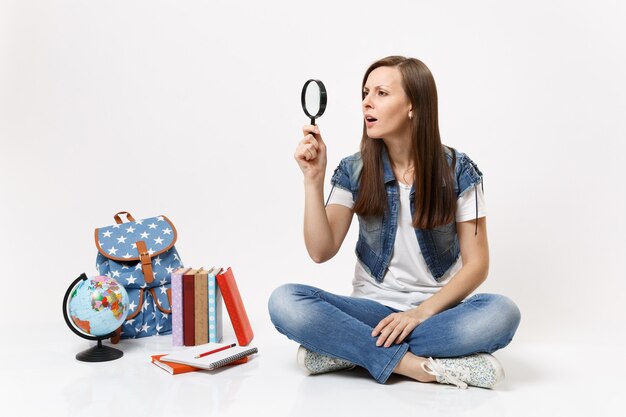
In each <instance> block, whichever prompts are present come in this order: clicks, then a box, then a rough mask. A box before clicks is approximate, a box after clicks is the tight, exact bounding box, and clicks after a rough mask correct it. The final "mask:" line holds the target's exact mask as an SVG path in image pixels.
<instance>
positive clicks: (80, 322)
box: [63, 274, 130, 362]
mask: <svg viewBox="0 0 626 417" xmlns="http://www.w3.org/2000/svg"><path fill="white" fill-rule="evenodd" d="M129 309H130V299H129V297H128V293H127V292H126V289H125V288H124V287H123V286H122V285H121V284H120V283H119V282H118V281H117V280H115V278H110V277H106V276H95V277H91V278H88V277H87V276H86V275H85V274H81V276H80V277H78V278H77V279H76V280H74V282H73V283H72V284H71V285H70V286H69V288H68V289H67V291H66V293H65V297H64V299H63V316H64V317H65V322H66V323H67V325H68V326H69V327H70V329H71V330H72V331H73V332H74V333H76V334H77V335H78V336H80V337H82V338H85V339H88V340H97V341H98V345H97V346H95V347H94V348H92V349H89V350H87V351H84V352H81V353H79V354H78V355H76V359H78V360H82V361H89V362H100V361H105V360H112V359H117V358H118V357H121V356H122V355H123V353H122V352H121V351H119V350H117V349H113V348H110V347H108V346H102V340H103V339H106V338H107V337H110V336H112V335H113V333H114V332H115V330H117V329H118V328H119V327H120V326H121V325H122V324H124V320H126V316H128V311H129ZM111 355H113V356H116V357H113V356H111Z"/></svg>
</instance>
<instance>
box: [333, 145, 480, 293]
mask: <svg viewBox="0 0 626 417" xmlns="http://www.w3.org/2000/svg"><path fill="white" fill-rule="evenodd" d="M452 152H454V153H455V156H456V158H455V161H456V162H455V167H454V172H455V175H454V191H455V192H456V196H457V198H459V197H460V196H461V195H462V194H463V193H464V192H465V191H467V190H468V189H469V188H470V187H472V186H473V185H477V184H479V183H481V184H482V180H483V179H482V175H483V174H482V172H481V171H480V170H479V169H478V167H477V166H476V164H475V163H474V162H473V161H472V160H471V159H470V158H469V157H468V156H467V155H465V154H464V153H462V152H459V151H457V150H451V151H449V150H448V148H446V157H447V159H448V164H450V165H451V164H452V161H453V157H452ZM382 157H383V169H384V181H385V189H386V191H387V204H388V206H387V207H388V210H387V211H386V212H385V214H384V215H383V216H381V217H371V216H370V217H362V216H358V218H359V238H358V240H357V243H356V255H357V258H358V259H359V260H360V261H361V263H362V264H363V266H364V267H365V270H366V271H367V272H368V273H369V274H370V275H371V276H372V277H373V278H374V279H376V281H378V282H382V281H383V279H384V277H385V273H386V272H387V268H388V267H389V262H390V261H391V256H392V254H393V246H394V243H395V240H396V230H397V229H398V214H399V210H400V192H399V188H398V183H397V181H396V178H395V176H394V174H393V171H392V169H391V163H390V161H389V155H388V153H387V148H386V147H384V146H383V156H382ZM362 168H363V160H362V159H361V153H360V152H357V153H355V154H353V155H351V156H348V157H346V158H344V159H342V160H341V162H340V163H339V166H338V167H337V168H336V169H335V172H334V174H333V176H332V179H331V184H332V185H333V187H335V186H337V187H340V188H343V189H345V190H347V191H350V192H351V193H352V197H353V199H354V201H356V199H357V195H358V192H359V177H360V174H361V170H362ZM331 193H332V190H331ZM410 201H411V215H412V216H413V215H414V214H415V190H414V189H413V188H411V194H410ZM415 236H416V238H417V241H418V243H419V247H420V249H421V251H422V256H423V257H424V260H425V261H426V265H427V266H428V269H429V270H430V272H431V273H432V275H433V277H434V278H435V280H437V282H439V281H440V280H441V278H442V277H443V276H444V274H445V273H446V272H447V271H448V269H450V267H451V266H452V265H454V263H455V262H456V261H457V259H458V258H459V255H460V249H459V239H458V235H457V232H456V222H455V221H453V222H452V223H449V224H446V225H443V226H439V227H435V228H433V229H418V228H416V229H415Z"/></svg>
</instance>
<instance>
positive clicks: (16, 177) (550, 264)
mask: <svg viewBox="0 0 626 417" xmlns="http://www.w3.org/2000/svg"><path fill="white" fill-rule="evenodd" d="M624 21H626V6H624V3H623V2H621V1H617V0H616V1H593V2H592V1H587V2H585V1H574V2H573V1H545V0H542V1H524V2H502V1H485V0H477V1H472V2H466V1H456V2H452V1H436V2H435V1H432V2H424V1H391V0H389V1H384V2H381V1H359V2H339V1H325V0H322V1H315V2H294V1H281V2H272V1H262V2H252V1H250V2H243V1H210V2H208V1H207V2H205V1H154V0H151V1H131V0H128V1H106V2H105V1H25V0H19V1H7V0H2V1H1V2H0V193H1V194H0V219H2V220H1V224H0V258H1V261H0V265H2V269H3V273H2V277H1V278H0V280H1V282H2V301H1V302H0V313H1V315H0V317H2V318H3V333H4V336H3V339H4V338H5V337H11V338H15V339H24V340H28V339H29V338H30V339H34V338H36V337H37V336H36V335H37V333H38V332H40V331H42V330H43V329H58V331H56V332H53V333H52V335H53V336H52V340H44V341H40V342H42V343H45V342H54V341H55V339H54V338H59V339H73V338H75V336H74V335H73V334H72V333H71V332H70V331H69V329H66V328H65V325H64V323H63V319H62V315H61V300H62V297H63V294H64V292H65V289H66V287H67V285H68V284H69V283H70V282H71V281H72V280H73V279H74V278H75V277H77V276H78V275H79V274H80V273H81V272H86V273H87V274H88V275H95V273H96V271H95V256H96V249H95V245H94V241H93V229H94V228H96V227H100V226H106V225H110V224H112V223H113V215H114V214H115V213H116V212H118V211H121V210H128V211H130V212H131V213H132V214H133V215H134V216H135V217H136V218H144V217H151V216H156V215H159V214H165V215H167V216H168V217H169V218H170V219H171V220H172V221H173V222H174V224H175V225H176V227H177V229H178V234H179V235H178V242H177V244H176V247H177V248H178V250H179V252H180V254H181V256H182V259H183V261H184V262H185V263H186V264H187V265H188V266H213V265H220V266H231V267H232V268H233V271H234V272H235V275H236V277H237V279H238V282H239V286H240V289H241V292H242V295H243V297H244V301H245V302H246V305H247V307H248V310H249V314H250V316H251V318H252V321H253V323H254V326H255V330H256V331H257V332H263V331H265V332H271V331H272V330H271V329H272V326H271V323H270V321H269V316H268V314H267V307H266V305H267V299H268V297H269V295H270V293H271V291H272V290H273V289H274V288H275V287H277V286H278V285H280V284H282V283H286V282H301V283H309V284H312V285H316V286H320V287H322V288H324V289H327V290H330V291H335V292H338V293H342V294H348V293H349V292H350V289H351V275H352V273H353V266H354V259H355V257H354V253H353V249H354V243H355V241H356V227H355V225H356V223H354V224H353V227H352V229H351V230H350V232H349V235H348V237H347V238H346V241H345V243H344V246H343V248H342V249H341V251H340V252H339V253H338V255H337V256H336V257H335V258H334V259H332V260H331V261H329V262H327V263H326V264H322V265H317V264H314V263H313V262H312V261H311V260H310V259H309V258H308V256H307V254H306V251H305V248H304V244H303V239H302V213H303V187H302V175H301V173H300V171H299V169H298V167H297V165H296V163H295V162H294V160H293V157H292V155H293V152H294V149H295V146H296V143H297V142H298V140H299V139H300V138H301V136H302V134H301V127H302V125H304V124H305V123H307V118H306V117H305V116H304V114H303V113H302V110H301V108H300V102H299V100H300V89H301V86H302V84H303V83H304V81H306V80H307V79H308V78H319V79H321V80H323V81H324V83H325V84H326V87H327V89H328V96H329V101H328V107H327V110H326V113H325V114H324V116H323V117H322V118H321V119H320V121H319V125H320V127H321V129H322V133H323V136H324V138H325V140H326V142H327V144H328V149H329V163H328V169H327V172H328V176H330V174H331V173H332V171H333V169H334V167H335V166H336V164H337V163H338V161H339V160H340V159H341V158H342V157H343V156H346V155H348V154H351V153H353V152H355V151H357V150H358V145H359V140H360V136H361V127H362V118H361V109H360V83H361V77H362V74H363V73H364V71H365V69H366V68H367V67H368V66H369V65H370V64H371V63H372V62H373V61H375V60H377V59H379V58H381V57H384V56H387V55H392V54H401V55H406V56H412V57H417V58H419V59H420V60H422V61H423V62H424V63H425V64H426V65H427V66H428V67H429V68H430V70H431V71H432V73H433V74H434V77H435V81H436V83H437V87H438V92H439V115H440V118H439V122H440V129H441V135H442V140H443V142H444V143H446V144H448V145H451V146H454V147H456V148H458V149H460V150H462V151H464V152H466V153H468V154H469V155H470V156H471V157H472V159H473V160H474V161H476V162H477V164H478V166H479V167H480V169H481V170H482V171H483V173H484V174H485V194H486V198H487V204H488V209H489V216H488V229H489V238H490V251H491V269H490V277H489V279H488V280H487V282H486V283H485V284H484V285H483V286H482V287H481V289H480V291H485V292H497V293H502V294H505V295H507V296H509V297H511V298H512V299H513V300H515V301H516V302H517V303H518V305H519V306H520V308H521V311H522V315H523V318H522V323H521V325H520V328H519V331H518V334H517V336H516V339H515V341H514V342H513V343H514V344H515V343H516V342H524V341H526V342H555V343H582V342H594V343H596V342H608V341H611V340H613V341H615V340H623V334H624V323H625V320H624V319H625V314H624V303H623V300H624V294H625V292H626V280H625V279H624V271H623V267H622V266H623V258H624V249H625V244H624V239H623V236H624V231H625V222H624V213H625V212H626V198H625V197H626V192H625V191H624V187H625V181H624V178H623V176H624V174H623V172H624V167H623V158H624V156H623V144H622V142H623V140H624V138H625V137H626V136H625V134H626V129H625V122H624V115H625V111H626V88H625V87H626V81H625V79H624V74H626V52H625V51H626V48H625V47H624V45H626V30H625V29H624V26H623V22H624ZM328 178H329V177H327V184H328ZM328 191H329V190H328V189H327V190H326V193H328ZM7 326H8V327H7ZM616 338H617V339H616ZM3 345H4V346H2V349H6V348H7V347H8V346H9V345H8V344H5V343H3Z"/></svg>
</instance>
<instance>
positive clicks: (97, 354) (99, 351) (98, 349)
mask: <svg viewBox="0 0 626 417" xmlns="http://www.w3.org/2000/svg"><path fill="white" fill-rule="evenodd" d="M87 279H88V278H87V275H85V273H82V274H81V275H80V276H79V277H78V278H76V279H75V280H74V282H73V283H72V284H71V285H70V286H69V287H68V288H67V291H66V292H65V297H63V318H64V319H65V323H66V324H67V325H68V327H69V328H70V329H71V330H72V331H73V332H74V333H76V334H77V335H78V336H80V337H82V338H83V339H87V340H96V341H98V344H97V345H96V346H93V347H90V348H89V349H86V350H83V351H82V352H79V353H77V354H76V359H77V360H79V361H82V362H107V361H113V360H115V359H119V358H121V357H122V356H124V352H122V351H121V350H119V349H115V348H112V347H110V346H104V345H103V344H102V341H103V340H104V339H108V338H109V337H112V336H113V335H115V332H111V333H110V334H108V335H105V336H92V335H89V334H85V333H82V332H80V331H79V330H78V329H77V328H76V327H74V326H73V325H72V322H71V321H70V318H69V315H68V314H67V303H68V301H69V299H70V294H71V293H72V290H73V289H74V287H75V286H76V284H78V283H79V282H80V281H84V280H87Z"/></svg>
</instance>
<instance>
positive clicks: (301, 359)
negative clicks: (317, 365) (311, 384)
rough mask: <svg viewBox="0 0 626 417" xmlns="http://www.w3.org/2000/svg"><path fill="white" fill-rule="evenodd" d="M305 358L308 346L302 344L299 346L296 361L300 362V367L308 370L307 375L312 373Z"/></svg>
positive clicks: (305, 370)
mask: <svg viewBox="0 0 626 417" xmlns="http://www.w3.org/2000/svg"><path fill="white" fill-rule="evenodd" d="M305 359H306V348H305V347H304V346H302V345H300V347H299V348H298V353H297V354H296V361H297V362H298V366H299V367H300V369H302V370H303V371H304V372H306V373H307V375H311V371H309V369H308V368H307V367H306V365H305Z"/></svg>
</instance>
